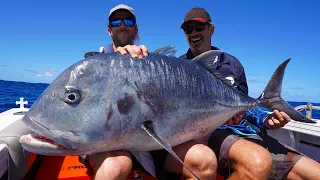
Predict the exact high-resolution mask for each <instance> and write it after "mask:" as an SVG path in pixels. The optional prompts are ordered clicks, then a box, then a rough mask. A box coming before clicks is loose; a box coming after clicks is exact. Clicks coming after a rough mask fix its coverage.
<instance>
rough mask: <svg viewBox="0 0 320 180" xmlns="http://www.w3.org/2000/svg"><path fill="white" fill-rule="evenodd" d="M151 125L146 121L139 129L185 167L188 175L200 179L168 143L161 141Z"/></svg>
mask: <svg viewBox="0 0 320 180" xmlns="http://www.w3.org/2000/svg"><path fill="white" fill-rule="evenodd" d="M152 125H153V123H152V121H146V122H144V123H143V124H142V125H141V128H142V129H143V130H144V131H146V132H147V134H148V135H149V136H151V137H152V139H154V140H155V141H156V142H157V143H159V144H160V145H161V146H162V147H163V148H164V149H166V150H167V151H168V152H169V153H170V154H171V155H172V156H173V157H174V158H175V159H176V160H178V161H179V162H180V163H181V164H182V165H183V166H184V167H186V168H187V169H188V170H189V171H190V173H191V174H192V175H193V176H194V177H195V178H196V179H200V178H199V177H198V176H197V175H196V174H194V173H193V172H192V171H191V170H190V169H189V167H188V166H187V165H186V164H184V162H183V161H182V160H181V159H180V158H179V156H178V155H177V154H176V153H175V152H174V151H173V150H172V147H171V145H170V144H169V143H167V142H166V141H165V140H163V139H162V138H161V137H160V136H158V135H157V134H156V133H155V131H154V130H153V127H152Z"/></svg>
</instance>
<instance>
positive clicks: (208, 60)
mask: <svg viewBox="0 0 320 180" xmlns="http://www.w3.org/2000/svg"><path fill="white" fill-rule="evenodd" d="M221 53H222V51H221V50H210V51H207V52H204V53H202V54H200V55H198V56H196V57H194V58H193V59H192V60H193V61H196V62H198V63H200V64H201V65H202V66H203V67H204V68H206V69H211V68H212V66H213V64H214V63H215V62H216V61H217V60H218V56H219V55H220V54H221Z"/></svg>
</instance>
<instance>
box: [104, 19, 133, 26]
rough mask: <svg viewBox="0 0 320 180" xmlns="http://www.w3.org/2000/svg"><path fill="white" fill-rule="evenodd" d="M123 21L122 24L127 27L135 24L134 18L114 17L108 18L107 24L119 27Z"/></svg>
mask: <svg viewBox="0 0 320 180" xmlns="http://www.w3.org/2000/svg"><path fill="white" fill-rule="evenodd" d="M122 21H123V22H124V24H125V25H126V26H127V27H132V26H134V25H136V21H135V20H134V19H115V20H110V21H109V26H110V27H119V26H121V22H122Z"/></svg>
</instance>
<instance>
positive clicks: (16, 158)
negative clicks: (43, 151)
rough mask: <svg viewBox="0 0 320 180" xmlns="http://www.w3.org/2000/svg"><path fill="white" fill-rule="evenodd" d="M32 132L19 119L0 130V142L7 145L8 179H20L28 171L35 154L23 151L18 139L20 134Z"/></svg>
mask: <svg viewBox="0 0 320 180" xmlns="http://www.w3.org/2000/svg"><path fill="white" fill-rule="evenodd" d="M28 133H32V131H31V130H29V129H28V128H27V127H26V126H25V125H24V123H23V122H22V121H21V119H18V120H16V121H15V122H13V123H12V124H10V125H9V126H7V127H5V128H4V129H2V130H1V131H0V144H6V145H7V147H8V166H7V167H8V179H10V180H15V179H22V178H23V177H24V176H25V174H26V173H27V172H28V170H29V168H30V166H31V165H32V163H33V161H34V159H35V157H36V155H35V154H33V153H30V152H27V151H25V150H24V149H23V148H22V146H21V144H20V141H19V138H20V137H21V135H24V134H28Z"/></svg>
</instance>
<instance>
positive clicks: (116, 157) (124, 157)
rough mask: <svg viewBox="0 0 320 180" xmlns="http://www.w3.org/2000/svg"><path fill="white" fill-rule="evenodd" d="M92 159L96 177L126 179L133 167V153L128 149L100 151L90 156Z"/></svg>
mask: <svg viewBox="0 0 320 180" xmlns="http://www.w3.org/2000/svg"><path fill="white" fill-rule="evenodd" d="M90 161H91V164H92V165H93V167H94V169H95V170H96V178H95V179H97V177H103V178H98V179H104V178H108V179H125V178H126V177H125V176H127V175H128V174H129V173H130V171H131V169H132V160H131V155H130V153H128V152H126V151H114V152H105V153H99V154H96V155H92V156H90Z"/></svg>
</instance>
